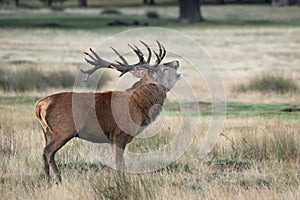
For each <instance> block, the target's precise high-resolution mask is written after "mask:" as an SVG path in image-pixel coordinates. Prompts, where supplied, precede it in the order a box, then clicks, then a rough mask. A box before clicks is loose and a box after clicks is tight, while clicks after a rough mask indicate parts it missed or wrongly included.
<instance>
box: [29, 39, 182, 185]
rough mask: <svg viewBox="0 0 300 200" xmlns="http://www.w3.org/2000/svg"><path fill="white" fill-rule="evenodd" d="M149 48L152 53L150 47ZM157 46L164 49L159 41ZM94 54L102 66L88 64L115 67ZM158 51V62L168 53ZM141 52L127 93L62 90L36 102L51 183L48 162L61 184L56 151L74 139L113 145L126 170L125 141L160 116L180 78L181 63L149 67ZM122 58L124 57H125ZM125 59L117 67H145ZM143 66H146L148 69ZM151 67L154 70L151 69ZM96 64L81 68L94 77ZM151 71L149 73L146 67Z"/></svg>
mask: <svg viewBox="0 0 300 200" xmlns="http://www.w3.org/2000/svg"><path fill="white" fill-rule="evenodd" d="M143 44H144V43H143ZM158 44H159V43H158ZM145 46H146V47H147V48H148V51H150V50H149V47H148V46H147V45H145ZM159 46H160V47H161V45H160V44H159ZM91 51H92V50H91ZM114 51H115V50H114ZM136 51H137V52H136ZM115 52H116V51H115ZM92 53H93V54H94V55H95V57H96V58H97V60H96V58H94V57H92V56H91V55H89V54H87V53H86V54H87V55H89V56H90V58H91V59H93V61H95V62H96V61H97V62H99V61H100V62H101V65H100V64H99V63H95V62H92V61H90V60H87V59H86V60H87V62H88V63H90V64H93V65H95V68H96V67H97V66H102V65H103V63H104V64H105V67H109V66H111V64H110V65H108V64H107V63H109V62H107V61H104V60H102V59H101V58H100V57H99V56H98V54H96V53H95V52H93V51H92ZM116 53H117V52H116ZM135 53H136V54H137V55H138V53H141V52H140V50H139V49H138V48H136V49H135ZM149 53H150V52H149ZM154 53H155V54H156V56H157V59H160V61H161V59H162V58H163V56H164V54H165V52H163V53H162V52H161V49H160V53H159V55H158V54H157V53H156V52H154ZM117 54H118V53H117ZM118 55H119V54H118ZM150 55H151V54H150ZM162 55H163V56H162ZM119 56H120V55H119ZM138 56H139V58H140V60H141V62H143V63H142V70H141V71H140V73H139V74H138V77H139V78H141V79H140V80H139V81H138V82H136V83H135V84H133V86H132V88H130V89H128V90H126V91H108V92H102V93H99V92H96V93H75V92H63V93H58V94H53V95H50V96H47V97H45V98H42V99H40V100H38V101H37V103H36V105H35V115H36V117H37V119H38V121H39V122H40V124H41V127H42V129H43V132H44V136H45V140H46V147H45V148H44V151H43V160H44V166H45V167H44V170H45V174H46V177H47V180H48V182H49V181H50V170H49V167H50V166H51V168H52V169H53V171H54V173H55V175H56V180H57V183H58V182H61V176H60V173H59V171H58V168H57V165H56V163H55V160H54V155H55V153H56V152H57V151H58V150H59V149H60V148H61V147H62V146H64V145H65V144H66V143H67V142H68V141H69V140H71V139H72V138H74V137H79V138H80V139H84V140H87V141H90V142H94V143H110V144H111V147H112V151H113V153H114V156H115V162H116V167H117V169H119V170H124V169H125V162H124V159H123V153H124V150H125V147H126V145H127V144H128V143H129V142H130V141H131V140H132V139H133V138H134V137H135V136H136V135H138V134H139V133H140V132H141V131H142V130H143V129H144V128H145V127H147V126H148V125H149V124H150V123H151V122H152V121H154V120H155V118H156V117H157V116H158V115H159V113H160V111H161V109H162V106H163V103H164V101H165V99H166V96H167V92H168V91H169V90H170V89H171V88H172V87H173V86H174V85H175V83H176V81H177V80H178V79H179V77H180V74H178V73H177V69H178V67H179V63H178V61H173V62H169V63H165V64H163V65H159V67H158V64H159V62H160V61H159V62H157V63H158V64H157V65H155V66H150V65H147V66H145V64H147V63H146V62H145V61H144V60H143V57H142V55H138ZM120 58H121V59H122V60H123V61H124V60H125V59H124V58H123V57H122V56H120ZM149 61H150V56H149V58H148V62H149ZM124 62H125V64H124V65H118V66H116V68H117V70H119V71H121V72H122V73H123V74H124V73H126V72H128V71H130V70H132V69H136V68H137V67H140V66H141V64H140V63H139V64H136V65H128V64H127V61H126V60H125V61H124ZM119 64H120V63H119ZM124 66H125V67H124ZM122 67H123V68H122ZM145 67H146V69H147V70H145V69H144V68H145ZM151 67H155V68H154V69H153V70H152V69H151ZM95 68H93V69H91V70H88V72H84V71H83V72H84V73H88V75H90V74H92V73H93V72H94V71H95V70H96V69H95ZM98 68H100V67H98ZM98 68H97V69H98ZM150 69H151V72H149V71H148V70H150Z"/></svg>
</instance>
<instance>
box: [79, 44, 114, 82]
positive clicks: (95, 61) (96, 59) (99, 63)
mask: <svg viewBox="0 0 300 200" xmlns="http://www.w3.org/2000/svg"><path fill="white" fill-rule="evenodd" d="M90 51H91V52H92V54H93V55H91V54H90V53H87V52H83V53H84V54H85V55H87V56H88V57H89V58H90V59H91V60H89V59H87V58H84V60H85V61H86V62H87V63H89V64H91V65H93V66H94V67H93V68H91V69H88V70H83V69H81V72H82V73H84V74H87V76H86V78H85V79H84V80H83V82H86V81H87V80H88V79H89V77H90V75H91V74H93V73H94V72H95V71H96V70H98V69H100V68H111V65H112V64H111V63H110V62H108V61H106V60H103V59H102V58H101V57H100V56H99V55H98V54H97V53H96V52H95V51H94V50H93V49H92V48H90Z"/></svg>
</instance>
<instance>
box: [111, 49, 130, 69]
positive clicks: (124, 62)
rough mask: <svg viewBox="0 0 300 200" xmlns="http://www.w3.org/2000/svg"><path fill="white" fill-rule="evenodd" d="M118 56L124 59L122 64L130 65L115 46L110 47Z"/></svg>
mask: <svg viewBox="0 0 300 200" xmlns="http://www.w3.org/2000/svg"><path fill="white" fill-rule="evenodd" d="M110 48H111V49H112V50H113V51H114V52H115V53H116V54H117V55H118V56H119V58H120V59H121V60H122V62H123V63H122V65H128V62H127V60H126V59H125V58H124V57H123V56H122V55H121V54H120V53H119V52H118V51H117V50H116V49H114V48H113V47H110Z"/></svg>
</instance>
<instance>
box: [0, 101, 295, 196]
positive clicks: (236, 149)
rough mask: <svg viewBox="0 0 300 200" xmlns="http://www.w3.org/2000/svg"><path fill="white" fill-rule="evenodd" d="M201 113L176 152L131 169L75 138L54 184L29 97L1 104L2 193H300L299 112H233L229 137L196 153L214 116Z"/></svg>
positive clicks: (226, 131)
mask: <svg viewBox="0 0 300 200" xmlns="http://www.w3.org/2000/svg"><path fill="white" fill-rule="evenodd" d="M202 120H203V124H202V128H201V129H200V130H199V137H197V138H196V139H195V140H194V142H193V144H192V145H191V147H190V148H189V150H188V151H187V153H186V154H185V155H184V156H182V157H181V158H180V159H179V160H177V161H176V162H175V163H173V164H171V165H170V166H168V167H167V168H165V169H161V170H159V171H155V172H150V173H146V174H127V175H126V177H122V176H120V174H118V173H117V172H116V171H114V170H111V169H110V168H108V167H106V166H103V165H102V164H101V163H100V162H99V160H98V159H97V157H101V156H110V155H101V153H100V152H99V149H98V146H99V145H101V144H99V145H93V144H91V143H88V142H84V141H81V140H78V139H74V140H72V141H71V142H69V143H68V144H67V145H66V146H65V147H63V149H62V150H61V151H59V153H58V154H57V157H56V159H57V161H58V163H59V168H60V170H61V172H62V176H63V184H62V185H61V186H56V185H55V184H54V182H53V185H52V186H50V187H49V186H48V185H47V184H46V179H45V177H44V174H43V169H42V168H43V164H42V158H41V152H42V149H43V147H44V138H43V134H42V131H41V129H40V127H39V126H38V124H37V122H36V120H35V119H34V117H33V115H32V105H28V106H26V107H23V106H20V105H14V106H5V105H2V109H1V114H0V121H1V127H0V134H1V140H0V147H1V148H0V157H1V162H0V165H1V168H0V169H1V173H0V174H1V177H0V178H1V179H0V185H1V187H0V188H1V189H0V191H1V198H2V199H41V198H42V199H53V198H60V199H82V198H86V199H95V198H97V199H98V198H106V199H120V198H125V197H126V198H129V199H137V198H138V199H141V198H143V199H148V198H151V199H157V198H161V199H172V198H175V197H176V198H178V197H180V198H184V199H186V198H190V199H199V198H206V199H224V198H225V199H232V198H242V199H252V198H253V197H255V198H257V199H282V198H289V199H298V198H299V195H300V194H299V184H300V174H299V173H300V172H299V167H300V160H299V158H300V143H299V141H300V136H299V129H300V125H299V123H298V120H291V119H290V120H279V119H274V118H271V119H266V118H261V117H252V118H247V119H246V118H242V119H241V118H239V119H238V118H236V117H233V118H229V119H227V121H226V124H225V127H224V132H223V134H224V135H225V136H226V137H225V136H221V137H220V139H219V141H218V143H217V145H216V146H215V148H214V150H213V151H212V152H211V153H210V155H209V156H208V157H207V158H206V159H205V160H199V158H198V156H199V154H198V153H199V152H198V150H199V146H200V144H201V138H202V136H201V135H203V134H204V133H205V131H206V130H207V126H208V122H209V117H206V118H203V119H202ZM165 134H170V133H168V132H167V131H166V132H165ZM137 140H138V139H137ZM276 141H277V142H279V143H278V144H277V145H276V144H275V143H274V142H276ZM134 144H137V141H134V142H133V144H130V145H129V146H128V147H129V149H130V150H131V151H139V150H140V149H139V148H140V147H138V146H135V145H134ZM153 144H155V143H153ZM153 144H152V145H153ZM102 145H103V144H102ZM149 145H150V146H151V141H150V144H149ZM282 153H283V154H284V153H286V154H285V155H282Z"/></svg>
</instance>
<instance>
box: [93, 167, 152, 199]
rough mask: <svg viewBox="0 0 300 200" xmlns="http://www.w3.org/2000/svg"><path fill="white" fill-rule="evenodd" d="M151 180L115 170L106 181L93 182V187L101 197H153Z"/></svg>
mask: <svg viewBox="0 0 300 200" xmlns="http://www.w3.org/2000/svg"><path fill="white" fill-rule="evenodd" d="M150 182H151V181H150ZM150 182H149V180H147V179H145V178H143V177H141V176H135V175H125V174H122V172H116V171H114V172H111V176H110V177H109V178H108V179H106V180H105V181H103V180H102V181H97V182H93V183H92V187H93V190H94V191H95V194H96V196H97V197H98V198H99V199H116V200H117V199H153V194H152V192H151V188H152V185H153V183H150Z"/></svg>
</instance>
